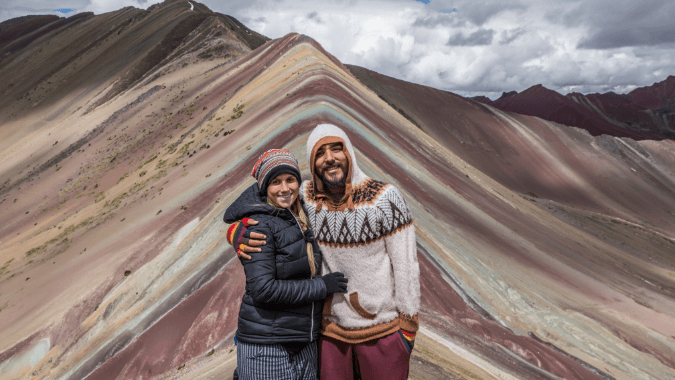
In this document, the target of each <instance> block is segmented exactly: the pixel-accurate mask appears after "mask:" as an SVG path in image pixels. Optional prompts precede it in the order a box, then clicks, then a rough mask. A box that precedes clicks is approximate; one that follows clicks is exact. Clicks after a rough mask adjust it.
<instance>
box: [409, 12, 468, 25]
mask: <svg viewBox="0 0 675 380" xmlns="http://www.w3.org/2000/svg"><path fill="white" fill-rule="evenodd" d="M464 25H466V20H463V19H462V18H460V17H459V16H457V14H456V13H454V12H453V13H431V14H426V15H422V16H418V17H416V18H415V21H413V23H412V26H413V27H418V28H420V27H421V28H429V29H434V28H436V27H439V26H452V27H462V26H464Z"/></svg>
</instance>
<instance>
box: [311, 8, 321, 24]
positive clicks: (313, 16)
mask: <svg viewBox="0 0 675 380" xmlns="http://www.w3.org/2000/svg"><path fill="white" fill-rule="evenodd" d="M307 18H308V19H309V20H313V21H314V22H316V23H317V24H323V23H324V22H323V20H322V19H321V17H319V13H318V12H317V11H312V12H309V13H308V14H307Z"/></svg>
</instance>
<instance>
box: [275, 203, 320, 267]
mask: <svg viewBox="0 0 675 380" xmlns="http://www.w3.org/2000/svg"><path fill="white" fill-rule="evenodd" d="M267 203H268V204H269V205H270V206H272V207H274V208H275V209H279V208H283V207H281V206H279V205H277V204H276V203H274V202H273V201H272V200H271V199H270V197H267ZM290 210H291V213H293V216H294V217H295V219H296V220H297V221H298V223H299V224H300V229H302V231H303V232H304V231H306V230H307V229H309V224H308V223H307V215H306V214H305V211H304V210H303V209H302V204H301V203H300V197H299V196H298V197H297V198H295V202H293V204H292V205H291V207H290ZM307 261H309V270H310V271H311V273H312V278H314V277H316V260H315V259H314V248H313V247H312V243H310V242H308V243H307Z"/></svg>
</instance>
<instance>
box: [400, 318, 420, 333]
mask: <svg viewBox="0 0 675 380" xmlns="http://www.w3.org/2000/svg"><path fill="white" fill-rule="evenodd" d="M398 320H399V327H400V328H401V329H403V330H405V331H409V332H411V333H414V332H417V330H419V327H420V326H419V322H418V321H417V314H415V315H413V316H412V317H410V316H408V315H405V314H402V313H399V315H398Z"/></svg>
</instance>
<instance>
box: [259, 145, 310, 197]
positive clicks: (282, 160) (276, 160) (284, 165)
mask: <svg viewBox="0 0 675 380" xmlns="http://www.w3.org/2000/svg"><path fill="white" fill-rule="evenodd" d="M286 173H288V174H292V175H293V176H295V178H296V179H297V180H298V182H301V180H300V166H299V165H298V160H296V159H295V157H294V156H293V155H292V154H291V152H289V151H288V150H287V149H271V150H268V151H267V152H265V153H263V154H262V155H260V158H258V161H257V162H256V163H255V166H253V172H252V173H251V175H252V176H253V178H255V179H256V181H258V187H259V188H260V195H261V196H267V187H268V186H269V184H270V181H272V180H273V179H274V178H276V177H277V176H278V175H280V174H286Z"/></svg>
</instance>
